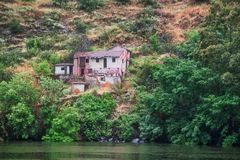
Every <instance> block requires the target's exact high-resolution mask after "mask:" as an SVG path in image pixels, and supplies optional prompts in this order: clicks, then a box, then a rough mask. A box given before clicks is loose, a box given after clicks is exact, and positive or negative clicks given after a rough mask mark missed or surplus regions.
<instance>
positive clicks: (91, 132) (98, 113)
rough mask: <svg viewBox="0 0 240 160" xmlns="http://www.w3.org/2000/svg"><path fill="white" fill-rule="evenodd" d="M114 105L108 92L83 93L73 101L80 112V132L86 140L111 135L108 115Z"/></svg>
mask: <svg viewBox="0 0 240 160" xmlns="http://www.w3.org/2000/svg"><path fill="white" fill-rule="evenodd" d="M115 106H116V103H115V101H114V100H113V99H112V97H111V96H110V95H109V94H104V95H102V96H94V95H84V96H82V97H80V98H79V99H78V100H77V102H76V103H75V107H77V108H79V113H80V124H81V128H80V134H81V135H82V137H83V138H84V139H87V140H90V141H92V140H99V139H100V138H101V137H111V134H112V133H111V124H112V122H111V121H110V116H111V114H112V112H113V110H114V108H115Z"/></svg>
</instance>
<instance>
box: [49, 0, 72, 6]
mask: <svg viewBox="0 0 240 160" xmlns="http://www.w3.org/2000/svg"><path fill="white" fill-rule="evenodd" d="M52 1H53V4H54V5H57V6H66V5H67V3H68V0H52Z"/></svg>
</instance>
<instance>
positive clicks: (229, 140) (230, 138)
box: [222, 134, 238, 147]
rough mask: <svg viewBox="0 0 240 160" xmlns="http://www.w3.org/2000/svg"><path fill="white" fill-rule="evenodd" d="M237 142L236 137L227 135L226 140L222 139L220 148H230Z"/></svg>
mask: <svg viewBox="0 0 240 160" xmlns="http://www.w3.org/2000/svg"><path fill="white" fill-rule="evenodd" d="M237 141H238V138H237V135H236V134H234V135H229V136H227V137H226V138H224V140H223V143H222V146H223V147H232V146H233V145H234V144H236V143H237Z"/></svg>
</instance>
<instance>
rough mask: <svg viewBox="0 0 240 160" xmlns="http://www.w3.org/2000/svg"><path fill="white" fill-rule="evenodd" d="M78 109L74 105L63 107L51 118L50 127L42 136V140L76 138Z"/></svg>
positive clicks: (64, 140) (69, 139)
mask: <svg viewBox="0 0 240 160" xmlns="http://www.w3.org/2000/svg"><path fill="white" fill-rule="evenodd" d="M79 118H80V117H79V111H78V109H77V108H74V107H64V108H62V109H61V110H60V112H59V113H58V114H57V115H56V117H55V118H53V120H52V124H51V128H50V129H49V130H48V131H47V134H46V135H45V136H43V138H42V139H43V140H44V141H53V142H54V141H55V142H72V141H75V140H77V139H78V138H77V137H78V131H79V129H80V124H79Z"/></svg>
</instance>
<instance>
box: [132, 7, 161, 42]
mask: <svg viewBox="0 0 240 160" xmlns="http://www.w3.org/2000/svg"><path fill="white" fill-rule="evenodd" d="M155 24H156V19H155V17H154V11H153V9H152V8H151V7H148V8H146V9H144V11H143V12H141V13H140V14H139V15H138V16H137V18H136V20H135V21H134V22H133V23H132V24H131V25H130V27H129V30H130V31H131V32H133V33H135V34H138V35H140V36H143V37H149V36H150V35H151V34H152V33H154V32H156V29H155Z"/></svg>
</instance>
